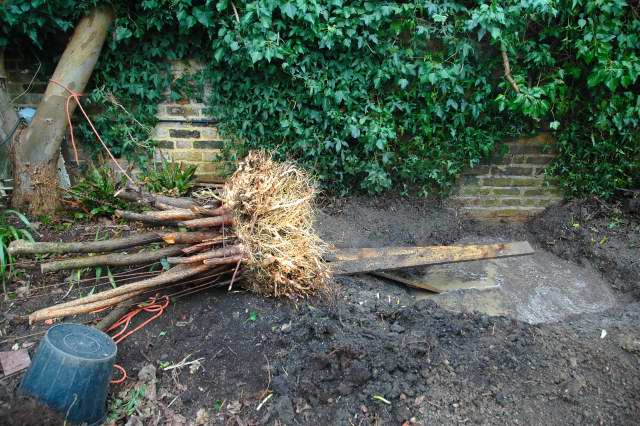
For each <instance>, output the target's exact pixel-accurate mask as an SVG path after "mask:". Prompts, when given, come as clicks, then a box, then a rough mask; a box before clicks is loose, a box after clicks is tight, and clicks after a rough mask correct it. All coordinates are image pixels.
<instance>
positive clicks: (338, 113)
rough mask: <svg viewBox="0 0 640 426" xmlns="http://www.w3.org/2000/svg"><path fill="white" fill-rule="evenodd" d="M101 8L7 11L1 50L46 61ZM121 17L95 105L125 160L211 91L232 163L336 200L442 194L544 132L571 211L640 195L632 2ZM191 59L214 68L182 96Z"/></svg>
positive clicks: (175, 11) (46, 5)
mask: <svg viewBox="0 0 640 426" xmlns="http://www.w3.org/2000/svg"><path fill="white" fill-rule="evenodd" d="M95 3H96V2H91V1H79V2H73V1H64V0H55V1H47V2H45V1H43V0H32V1H6V2H5V7H4V10H2V11H0V22H2V23H3V26H2V27H3V29H2V30H0V31H2V32H0V45H2V44H9V45H10V44H11V43H17V42H22V43H24V40H25V39H27V40H30V42H31V43H32V44H33V45H34V46H35V48H38V46H41V45H42V43H43V40H45V39H49V38H50V37H53V36H54V35H55V36H56V37H60V34H65V33H68V32H69V31H71V30H72V28H73V22H74V21H75V20H76V19H77V18H78V16H79V15H81V14H82V13H85V11H86V10H87V9H88V8H90V7H93V6H94V4H95ZM111 4H112V7H113V8H114V10H115V12H116V16H117V19H116V21H115V23H114V25H113V27H112V29H111V36H110V38H109V42H108V45H107V46H106V47H105V49H104V51H103V54H102V56H101V59H100V63H99V65H98V67H97V68H96V69H97V72H96V73H95V75H94V76H93V81H92V87H93V90H92V91H91V93H90V94H89V96H88V97H87V102H88V103H91V104H93V105H94V106H95V120H96V123H97V125H98V127H99V129H100V131H101V132H102V133H103V135H105V140H107V141H108V142H109V143H110V144H111V146H112V148H113V149H114V151H115V152H116V153H117V154H119V155H128V156H134V157H135V156H142V157H144V156H145V155H146V154H145V153H146V152H147V148H148V147H150V146H152V145H153V143H154V142H153V140H152V138H151V134H150V129H151V128H152V126H153V125H154V120H155V112H156V111H155V109H156V104H157V103H158V102H159V101H160V100H161V99H163V98H164V97H165V96H167V91H169V92H170V93H172V96H174V98H180V97H189V96H193V95H194V93H202V90H200V89H198V90H194V88H200V87H202V85H203V84H205V83H206V84H207V85H208V86H209V87H210V94H209V96H208V97H207V99H206V102H207V103H208V104H209V105H210V110H211V113H212V114H213V115H214V116H215V117H216V118H217V119H218V120H219V122H220V130H221V132H223V134H224V135H225V136H227V140H228V141H229V143H228V146H227V149H226V150H225V154H226V156H227V157H229V158H234V157H236V156H239V155H243V154H244V153H245V152H246V151H247V150H248V149H251V148H255V147H263V148H264V147H266V148H269V149H272V150H273V151H274V152H276V154H277V155H279V156H280V157H283V158H284V157H293V158H295V159H296V160H297V161H299V162H300V163H301V164H303V165H305V166H306V167H308V168H309V169H310V170H313V171H314V172H315V173H316V174H317V175H318V177H319V178H320V179H321V181H322V182H323V183H324V184H325V185H326V186H327V187H329V188H331V189H332V190H334V191H341V192H346V191H349V190H354V189H355V190H363V191H368V192H372V193H375V192H381V191H385V190H388V189H391V188H396V189H398V190H400V191H406V192H409V191H420V192H423V193H424V192H430V191H437V192H446V191H447V190H448V189H449V188H450V187H451V185H452V184H453V183H454V182H455V180H456V178H457V177H458V176H459V175H460V172H461V171H462V170H463V169H464V168H466V167H470V166H473V165H475V164H477V163H478V162H479V161H481V160H482V159H483V158H487V157H489V156H491V155H492V154H493V153H494V152H495V150H496V146H497V143H498V142H499V141H500V140H502V139H504V138H506V137H514V136H518V135H523V134H526V133H529V132H535V131H540V130H547V131H552V132H555V133H556V136H557V140H558V144H559V151H560V155H559V157H558V159H557V160H556V162H555V163H554V164H553V165H552V166H551V167H550V169H549V170H548V173H549V174H552V175H557V176H558V178H559V181H560V183H561V185H562V186H563V188H564V190H565V191H566V192H567V193H568V194H569V195H584V194H588V193H594V194H598V195H601V196H605V197H608V196H611V195H613V194H614V192H615V190H616V188H629V187H637V186H638V185H640V136H639V135H640V131H639V125H640V122H639V119H640V100H639V99H640V98H639V97H638V93H640V82H639V79H638V76H639V75H640V60H639V59H638V56H639V51H640V40H638V34H640V12H639V10H640V9H639V6H638V3H637V2H636V1H631V0H630V1H623V0H608V1H604V0H571V1H569V0H517V1H516V0H508V1H500V2H498V1H493V2H482V1H446V0H444V1H423V0H406V1H404V2H400V1H398V2H393V1H385V2H374V1H342V0H259V1H239V0H238V1H230V0H215V1H214V0H207V1H195V0H193V1H192V0H171V1H163V0H144V1H141V2H121V1H114V2H112V3H111ZM187 58H189V59H196V60H198V61H200V62H201V63H203V64H205V69H204V71H203V72H200V73H194V74H193V78H185V77H183V78H182V79H178V80H176V79H175V78H174V77H173V75H172V73H171V72H170V67H171V63H172V61H180V60H185V59H187ZM187 77H188V75H187ZM194 81H195V82H196V83H197V84H195V83H194Z"/></svg>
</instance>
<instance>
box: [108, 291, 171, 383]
mask: <svg viewBox="0 0 640 426" xmlns="http://www.w3.org/2000/svg"><path fill="white" fill-rule="evenodd" d="M160 299H161V300H162V301H161V302H156V298H155V297H152V298H150V299H149V302H148V304H146V305H144V306H140V305H138V307H136V308H135V309H132V310H131V311H129V312H128V313H127V314H125V315H124V316H123V317H122V318H120V319H119V320H118V321H117V322H116V323H115V324H113V325H112V326H111V327H109V328H108V329H107V332H110V331H112V330H116V329H118V328H120V327H121V328H122V329H121V330H120V331H118V332H117V333H116V334H114V335H113V336H111V338H112V339H113V341H114V342H115V343H120V342H122V341H123V340H124V339H126V338H127V337H129V336H130V335H132V334H133V333H135V332H136V331H138V330H140V329H141V328H143V327H144V326H146V325H147V324H149V323H150V322H151V321H153V320H155V319H157V318H159V317H160V315H162V314H163V313H164V311H165V309H166V308H167V306H169V297H168V296H163V297H161V298H160ZM140 312H150V313H155V315H153V316H152V317H149V318H147V319H146V320H145V321H143V322H142V323H140V324H138V325H137V326H136V327H134V328H133V329H132V330H129V331H127V329H128V328H129V325H130V324H131V321H132V320H133V318H135V317H136V315H138V314H139V313H140ZM113 366H114V367H115V368H117V369H118V370H120V371H121V372H122V377H121V378H119V379H117V380H112V381H111V383H112V384H119V383H122V382H124V381H125V379H126V378H127V371H126V370H125V369H124V368H122V367H121V366H120V365H118V364H114V365H113Z"/></svg>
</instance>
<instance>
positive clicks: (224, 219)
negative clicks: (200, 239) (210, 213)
mask: <svg viewBox="0 0 640 426" xmlns="http://www.w3.org/2000/svg"><path fill="white" fill-rule="evenodd" d="M179 224H180V225H182V226H186V227H187V228H209V227H214V226H222V225H233V217H232V216H230V215H224V216H214V217H203V218H201V219H192V220H185V221H183V222H179Z"/></svg>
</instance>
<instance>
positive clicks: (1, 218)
mask: <svg viewBox="0 0 640 426" xmlns="http://www.w3.org/2000/svg"><path fill="white" fill-rule="evenodd" d="M9 216H15V217H16V218H17V219H18V221H19V222H20V224H22V225H23V226H24V227H22V226H14V225H12V224H10V223H9V221H8V220H9ZM30 230H31V222H29V219H27V218H26V217H25V216H24V215H23V214H22V213H20V212H17V211H15V210H4V211H3V212H0V281H1V282H2V291H3V293H4V297H5V298H7V296H8V294H7V287H6V285H7V282H8V280H9V278H10V275H11V273H12V266H13V256H11V254H9V250H8V247H9V244H10V243H11V241H15V240H20V239H22V240H27V241H33V236H32V235H31V232H30Z"/></svg>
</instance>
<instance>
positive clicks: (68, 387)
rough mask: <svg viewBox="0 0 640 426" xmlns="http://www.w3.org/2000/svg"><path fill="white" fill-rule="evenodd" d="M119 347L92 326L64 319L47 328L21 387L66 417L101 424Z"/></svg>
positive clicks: (70, 419) (69, 420)
mask: <svg viewBox="0 0 640 426" xmlns="http://www.w3.org/2000/svg"><path fill="white" fill-rule="evenodd" d="M117 351H118V348H117V346H116V344H115V343H114V342H113V340H111V337H109V336H108V335H106V334H105V333H103V332H101V331H100V330H97V329H95V328H93V327H88V326H86V325H82V324H71V323H63V324H58V325H54V326H53V327H51V328H49V330H47V333H46V334H45V336H44V338H43V339H42V342H41V343H40V346H38V350H37V351H36V354H35V356H34V359H33V363H32V364H31V367H30V368H29V370H28V371H27V373H26V375H25V376H24V378H23V379H22V383H21V384H20V390H21V391H22V392H24V393H27V394H29V395H32V396H34V397H35V398H36V399H38V400H40V401H41V402H43V403H45V404H46V405H48V406H49V407H51V408H52V409H54V410H56V411H58V412H60V413H61V414H62V416H63V417H64V418H65V420H66V421H68V422H71V423H87V424H89V425H99V424H101V423H102V422H103V421H104V418H105V416H106V400H107V391H108V388H109V380H110V379H111V374H112V371H113V363H114V362H115V359H116V353H117Z"/></svg>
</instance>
